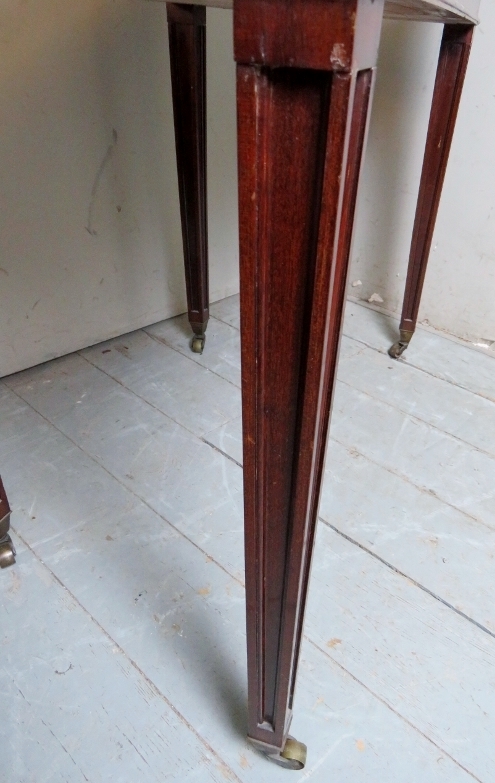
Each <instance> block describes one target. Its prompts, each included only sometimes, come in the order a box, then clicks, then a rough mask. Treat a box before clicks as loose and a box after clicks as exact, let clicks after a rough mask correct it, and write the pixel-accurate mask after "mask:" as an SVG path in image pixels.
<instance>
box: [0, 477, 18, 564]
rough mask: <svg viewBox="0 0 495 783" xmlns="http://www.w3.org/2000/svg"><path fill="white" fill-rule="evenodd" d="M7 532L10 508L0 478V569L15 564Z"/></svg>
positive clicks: (12, 546)
mask: <svg viewBox="0 0 495 783" xmlns="http://www.w3.org/2000/svg"><path fill="white" fill-rule="evenodd" d="M9 530H10V506H9V501H8V500H7V494H6V492H5V489H4V486H3V483H2V479H1V478H0V568H7V566H10V565H13V564H14V563H15V548H14V544H13V543H12V539H11V537H10V536H9Z"/></svg>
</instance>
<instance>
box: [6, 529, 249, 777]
mask: <svg viewBox="0 0 495 783" xmlns="http://www.w3.org/2000/svg"><path fill="white" fill-rule="evenodd" d="M12 530H13V532H14V533H15V535H16V536H17V537H18V538H19V539H20V540H21V541H22V543H23V544H24V546H25V547H26V548H27V549H29V551H30V552H31V554H32V555H33V556H34V557H35V558H36V560H37V561H38V562H39V563H41V565H42V566H43V567H44V568H46V570H47V571H48V572H49V573H50V574H51V575H52V577H53V579H55V581H56V582H57V583H58V584H59V585H60V586H61V587H62V589H63V590H65V591H66V592H67V593H68V594H69V595H70V597H71V598H72V600H73V601H75V603H76V604H77V605H78V606H79V607H80V608H81V609H82V611H83V612H84V613H85V614H86V615H87V617H89V618H90V619H91V621H92V622H93V623H94V624H95V625H96V626H97V628H99V629H100V631H101V632H102V633H103V634H104V635H105V636H106V638H107V639H108V640H109V641H110V642H111V643H112V644H113V645H115V647H117V649H118V650H119V652H120V653H121V654H122V655H123V656H124V658H125V659H126V660H128V661H129V663H130V664H131V666H132V667H133V668H134V669H135V670H136V671H137V672H138V673H139V674H140V675H141V677H143V679H144V680H145V681H146V683H147V684H148V685H149V687H150V688H151V689H152V691H153V692H154V693H155V695H156V696H158V697H159V698H161V699H162V700H163V701H164V702H165V703H166V704H167V705H168V707H170V709H171V710H172V712H174V714H175V715H176V716H177V717H178V718H179V720H180V721H182V723H183V724H184V725H185V726H187V728H188V729H189V731H191V732H192V734H194V735H195V737H197V739H198V740H199V741H200V743H201V744H202V745H203V747H205V748H206V749H207V750H208V751H209V752H210V753H211V754H212V756H213V757H214V758H215V759H217V760H218V761H219V762H220V764H221V765H222V767H223V768H225V770H226V771H227V770H228V771H229V773H230V774H231V775H232V780H235V781H237V783H242V781H241V779H240V778H239V777H238V776H237V775H236V773H235V772H234V770H233V769H232V768H231V767H230V766H229V765H228V764H227V763H226V762H225V761H224V760H223V758H222V757H221V756H220V755H219V754H218V753H217V751H216V750H214V749H213V748H212V747H211V745H210V744H209V743H208V742H207V740H205V739H204V737H202V736H201V734H200V733H199V732H198V731H197V730H196V729H195V728H194V726H193V725H192V723H190V722H189V721H188V720H187V718H185V717H184V715H182V713H181V712H179V710H178V709H177V707H175V706H174V704H172V702H171V701H170V700H169V699H168V698H167V697H166V696H165V694H164V693H162V691H161V690H160V689H159V688H158V686H157V685H156V684H155V683H154V682H153V680H150V678H149V677H148V675H147V674H146V673H145V672H144V671H143V670H142V669H141V668H140V666H139V665H138V664H137V663H136V661H134V660H133V659H132V658H131V657H130V656H129V655H128V654H127V653H126V651H125V650H124V648H123V647H122V646H121V645H120V644H119V643H118V642H117V641H116V640H115V639H114V638H113V637H112V636H111V635H110V633H109V632H108V631H107V630H106V628H104V626H103V625H101V623H100V622H99V621H98V620H97V619H96V618H95V617H94V616H93V615H92V614H91V612H90V611H89V610H88V609H86V607H85V606H84V604H82V603H81V602H80V601H79V599H78V598H77V597H76V596H75V595H74V593H72V591H71V590H69V588H68V587H67V585H65V584H64V583H63V582H62V580H61V579H59V577H58V576H57V575H56V573H55V572H54V571H52V569H51V568H50V566H48V565H47V564H46V563H45V561H44V560H43V559H42V558H41V557H40V556H39V555H38V554H37V553H36V552H35V550H34V549H33V548H32V547H31V546H30V545H29V544H28V542H27V541H26V540H25V539H24V538H23V537H22V536H21V535H20V534H19V533H18V532H17V531H16V530H14V528H12Z"/></svg>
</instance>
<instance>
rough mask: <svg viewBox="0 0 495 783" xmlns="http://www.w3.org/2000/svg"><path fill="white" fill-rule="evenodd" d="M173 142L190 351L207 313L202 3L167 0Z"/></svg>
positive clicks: (199, 346) (196, 347)
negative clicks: (187, 3) (169, 0)
mask: <svg viewBox="0 0 495 783" xmlns="http://www.w3.org/2000/svg"><path fill="white" fill-rule="evenodd" d="M167 17H168V29H169V48H170V69H171V74H172V97H173V104H174V122H175V147H176V152H177V170H178V176H179V198H180V211H181V220H182V238H183V246H184V265H185V272H186V290H187V307H188V316H189V322H190V324H191V328H192V330H193V333H194V336H193V339H192V342H191V347H192V350H193V351H195V352H196V353H202V352H203V347H204V343H205V330H206V325H207V323H208V316H209V297H208V229H207V204H206V35H205V34H206V8H204V7H203V6H195V5H179V4H176V3H167Z"/></svg>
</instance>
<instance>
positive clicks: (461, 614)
mask: <svg viewBox="0 0 495 783" xmlns="http://www.w3.org/2000/svg"><path fill="white" fill-rule="evenodd" d="M319 519H320V521H321V522H323V524H324V525H326V526H327V527H328V528H330V530H333V531H334V533H337V534H338V535H339V536H341V537H342V538H345V540H346V541H349V543H350V544H354V546H357V547H359V549H361V550H362V551H363V552H366V553H367V554H368V555H370V556H371V557H373V558H375V560H378V562H379V563H382V565H384V566H386V567H387V568H389V569H390V570H391V571H393V572H394V573H396V574H398V575H399V576H402V577H404V579H407V580H408V582H411V584H413V585H415V587H418V588H419V589H420V590H422V591H423V592H424V593H426V594H427V595H429V596H430V597H431V598H434V599H435V601H439V602H440V603H441V604H443V605H444V606H446V607H447V609H451V610H452V611H453V612H455V614H457V615H459V617H462V618H463V620H467V621H468V623H471V624H472V625H475V626H476V627H477V628H479V629H480V631H483V632H484V633H486V634H488V636H491V637H492V639H495V633H494V632H493V631H490V629H489V628H486V626H484V625H482V624H481V623H479V622H478V621H477V620H475V619H474V618H473V617H470V616H469V615H468V614H465V613H464V612H462V611H461V610H460V609H457V608H456V607H455V606H453V604H451V603H449V602H448V601H446V600H445V598H442V597H441V596H440V595H437V593H434V592H433V590H430V589H429V587H425V585H422V584H421V582H418V581H417V580H416V579H414V578H413V577H412V576H408V575H407V574H405V573H404V572H403V571H401V570H400V569H399V568H397V567H396V566H394V565H392V563H389V562H388V561H387V560H385V559H384V558H383V557H381V556H380V555H378V554H376V552H373V550H372V549H368V547H366V546H364V544H361V543H360V542H359V541H356V540H355V539H354V538H351V536H349V535H347V533H344V532H343V531H342V530H339V528H338V527H335V525H332V524H331V522H327V521H326V519H323V518H322V517H319Z"/></svg>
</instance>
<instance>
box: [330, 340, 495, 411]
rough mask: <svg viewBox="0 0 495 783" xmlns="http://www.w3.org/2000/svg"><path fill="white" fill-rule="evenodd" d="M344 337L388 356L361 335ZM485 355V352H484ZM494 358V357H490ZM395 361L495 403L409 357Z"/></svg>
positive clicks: (394, 360) (484, 395)
mask: <svg viewBox="0 0 495 783" xmlns="http://www.w3.org/2000/svg"><path fill="white" fill-rule="evenodd" d="M342 334H343V336H344V337H347V339H348V340H354V342H356V343H359V344H360V345H365V346H366V347H367V348H369V349H370V350H371V351H375V352H376V353H379V354H380V356H388V354H387V351H385V350H382V349H381V348H377V347H376V345H371V343H367V342H366V340H361V339H360V338H359V337H354V336H353V335H352V334H348V333H347V332H345V331H344V332H342ZM466 348H468V350H473V351H474V353H478V351H476V350H475V349H474V348H469V347H468V346H466ZM482 355H484V354H482ZM488 358H493V359H495V356H494V357H488ZM391 361H393V362H397V361H398V362H400V363H401V364H403V365H404V366H405V367H411V368H412V369H413V370H417V371H418V372H422V373H424V374H425V375H428V376H429V377H430V378H435V379H436V380H437V381H441V382H442V383H449V384H450V385H451V386H454V387H455V388H456V389H462V390H463V391H465V392H469V394H474V396H475V397H479V398H480V399H482V400H487V401H488V402H491V403H494V402H495V400H494V399H493V398H492V397H488V396H487V395H486V394H481V392H476V391H473V389H468V388H467V386H463V385H462V384H461V383H454V381H451V380H450V379H449V378H441V377H440V376H439V375H435V373H433V372H430V371H429V370H425V369H424V367H419V366H418V365H417V364H414V363H413V362H411V361H408V360H407V357H403V358H402V359H391Z"/></svg>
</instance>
